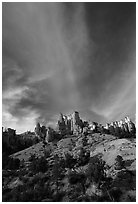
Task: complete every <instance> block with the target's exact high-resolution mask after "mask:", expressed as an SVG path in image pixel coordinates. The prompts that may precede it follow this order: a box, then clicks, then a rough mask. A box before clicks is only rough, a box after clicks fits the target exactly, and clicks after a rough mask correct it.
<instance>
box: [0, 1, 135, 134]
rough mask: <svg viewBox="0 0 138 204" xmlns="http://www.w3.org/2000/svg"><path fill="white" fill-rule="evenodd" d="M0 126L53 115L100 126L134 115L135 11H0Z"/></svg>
mask: <svg viewBox="0 0 138 204" xmlns="http://www.w3.org/2000/svg"><path fill="white" fill-rule="evenodd" d="M2 5H3V9H2V46H3V49H2V64H3V67H2V84H3V86H2V88H3V92H2V98H3V106H2V109H3V118H2V122H3V126H4V127H11V128H15V129H16V130H17V133H20V132H23V131H26V130H34V126H35V123H36V121H39V122H41V123H42V124H47V125H52V124H53V123H55V121H56V120H57V117H58V113H59V112H63V113H64V114H66V113H71V112H72V111H73V110H77V111H79V112H80V116H81V117H82V118H83V119H87V120H89V119H90V120H92V121H97V122H101V123H103V124H105V122H107V121H114V120H118V119H121V118H124V117H125V116H126V115H128V116H130V117H131V118H132V119H134V117H135V109H136V107H135V106H136V93H135V92H136V46H135V44H136V8H135V3H98V2H97V3H75V2H74V3H52V2H51V3H48V2H43V3H42V2H41V3H37V2H35V3H28V2H26V3H18V2H15V3H6V2H5V3H3V4H2Z"/></svg>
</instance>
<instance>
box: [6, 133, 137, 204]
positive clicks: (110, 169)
mask: <svg viewBox="0 0 138 204" xmlns="http://www.w3.org/2000/svg"><path fill="white" fill-rule="evenodd" d="M32 155H33V156H32ZM120 156H121V157H120ZM11 157H12V158H14V159H17V158H18V159H19V160H20V161H21V163H22V164H23V166H22V167H20V169H19V170H16V173H14V174H15V175H14V174H13V176H11V178H10V179H9V180H8V179H7V176H5V175H7V174H10V170H9V171H8V172H9V173H6V171H5V170H4V171H3V177H4V180H5V181H6V182H5V184H4V183H3V189H4V188H6V189H7V188H8V190H6V193H5V194H4V200H5V201H7V197H8V194H10V192H13V190H14V191H18V190H19V187H20V190H21V189H22V190H21V191H22V193H23V194H24V196H27V195H28V194H26V193H25V191H26V190H27V189H28V188H27V186H28V185H30V182H32V180H33V182H34V183H31V189H32V191H33V188H34V186H35V185H37V187H38V189H39V190H37V193H38V191H39V193H38V195H39V194H40V191H41V190H40V186H39V182H40V181H41V182H42V181H43V182H44V183H43V182H42V183H43V185H44V186H47V185H48V186H50V188H51V189H50V192H47V190H46V189H45V188H44V189H45V191H44V192H43V194H42V195H41V196H40V195H39V196H38V198H34V197H32V198H30V199H29V198H27V197H26V198H24V199H23V198H21V197H19V198H16V196H15V198H14V199H13V201H15V200H17V201H47V200H48V201H124V202H125V201H135V198H136V189H135V188H136V183H135V182H136V140H135V139H128V138H127V139H126V138H122V139H118V138H116V137H115V136H112V135H107V134H100V133H94V134H88V135H86V136H84V135H79V136H75V135H74V136H66V137H65V138H63V139H61V140H59V141H55V142H53V143H52V142H50V143H49V144H47V145H44V144H43V143H42V142H40V143H38V144H35V145H33V146H32V147H29V148H27V149H25V150H23V151H20V152H17V153H15V154H13V155H11ZM39 158H40V159H41V158H44V159H45V161H46V164H47V167H46V169H44V171H41V169H39V167H40V166H41V164H42V165H43V162H44V161H43V159H42V160H41V161H40V162H39V160H40V159H39ZM95 158H96V160H95V162H94V163H93V165H91V164H92V160H93V159H95ZM97 161H98V162H99V161H102V162H104V165H103V169H104V170H103V171H104V179H102V177H101V180H98V181H96V180H95V178H96V173H98V171H99V170H98V168H99V167H96V163H97ZM33 162H34V163H36V164H37V162H38V163H39V167H37V168H38V169H39V170H37V171H36V170H35V169H33V168H36V164H35V165H33V167H32V164H33ZM99 164H100V163H99ZM44 165H45V163H44ZM58 165H59V166H58ZM34 166H35V167H34ZM57 168H59V169H60V172H58V170H57ZM93 168H94V169H95V168H97V169H96V170H94V169H93ZM11 171H13V170H11ZM93 171H95V177H93V176H92V172H93ZM17 172H18V173H17ZM100 172H101V171H100ZM100 172H99V173H98V174H99V175H98V177H100V174H101V173H100ZM88 175H91V177H89V176H88ZM71 176H74V177H75V178H74V177H73V178H72V177H71ZM78 176H80V178H79V182H78V181H77V177H78ZM55 177H56V179H57V181H58V191H56V188H57V187H56V183H55ZM70 177H71V178H72V179H73V181H72V180H70ZM84 177H85V182H84V183H83V184H82V180H83V178H84ZM90 178H91V179H92V180H91V179H90ZM74 179H75V181H74ZM35 180H40V181H39V182H36V181H35ZM108 180H111V182H108ZM41 182H40V183H41ZM72 182H73V183H72ZM109 183H110V184H109ZM105 184H106V189H107V190H106V192H104V190H103V189H102V185H105ZM26 185H27V186H26ZM4 186H8V187H4ZM25 189H26V190H25ZM7 191H8V194H7ZM4 192H5V191H4ZM30 194H31V192H30ZM57 194H58V195H59V196H58V195H57ZM25 199H29V200H25ZM9 201H12V200H11V199H9Z"/></svg>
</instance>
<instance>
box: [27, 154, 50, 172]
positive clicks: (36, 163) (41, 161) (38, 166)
mask: <svg viewBox="0 0 138 204" xmlns="http://www.w3.org/2000/svg"><path fill="white" fill-rule="evenodd" d="M30 169H31V171H33V172H35V173H37V172H43V173H44V172H46V171H47V170H48V162H47V160H46V159H45V157H41V158H35V159H34V160H33V161H32V163H31V165H30Z"/></svg>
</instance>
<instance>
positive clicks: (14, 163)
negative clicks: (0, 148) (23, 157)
mask: <svg viewBox="0 0 138 204" xmlns="http://www.w3.org/2000/svg"><path fill="white" fill-rule="evenodd" d="M19 167H20V160H19V159H13V158H10V157H6V158H5V159H4V160H3V161H2V168H3V169H11V170H16V169H19Z"/></svg>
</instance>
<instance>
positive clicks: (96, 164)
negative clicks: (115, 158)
mask: <svg viewBox="0 0 138 204" xmlns="http://www.w3.org/2000/svg"><path fill="white" fill-rule="evenodd" d="M104 166H105V162H104V161H103V160H102V159H100V158H99V157H98V156H97V155H96V156H94V157H92V158H90V162H89V165H88V169H87V172H86V174H87V177H88V178H89V179H90V180H91V181H92V182H94V183H97V184H98V185H99V184H100V182H101V181H102V180H104V178H105V172H104V169H105V167H104Z"/></svg>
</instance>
